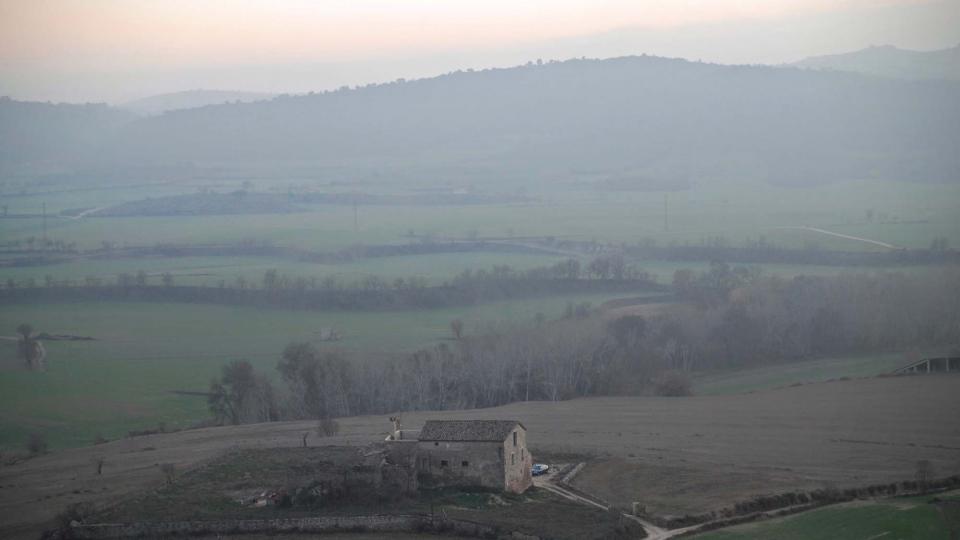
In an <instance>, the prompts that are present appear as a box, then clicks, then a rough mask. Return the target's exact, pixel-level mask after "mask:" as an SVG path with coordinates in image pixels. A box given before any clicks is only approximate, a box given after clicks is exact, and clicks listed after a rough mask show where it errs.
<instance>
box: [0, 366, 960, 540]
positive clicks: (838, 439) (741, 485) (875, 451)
mask: <svg viewBox="0 0 960 540" xmlns="http://www.w3.org/2000/svg"><path fill="white" fill-rule="evenodd" d="M957 411H960V375H932V376H910V377H890V378H876V379H860V380H848V381H835V382H826V383H817V384H807V385H803V386H798V387H792V388H783V389H777V390H771V391H764V392H757V393H751V394H742V395H730V396H704V397H689V398H662V397H637V398H633V397H620V398H594V399H580V400H573V401H566V402H529V403H516V404H512V405H508V406H504V407H498V408H494V409H485V410H470V411H447V412H436V413H430V412H418V413H409V414H404V416H403V421H404V425H405V426H406V427H408V428H417V427H419V426H420V425H421V424H422V423H423V421H424V420H425V419H427V418H450V419H471V418H474V419H476V418H493V419H496V418H503V419H505V418H515V419H518V420H520V421H521V422H523V423H524V425H525V426H526V427H527V428H528V430H529V434H528V443H529V444H530V446H531V449H532V452H533V453H534V459H535V460H536V461H539V460H537V452H538V451H540V453H541V455H544V456H546V455H551V454H552V455H564V454H567V455H580V456H587V459H586V460H587V461H588V462H589V463H590V464H589V465H588V466H587V467H586V468H585V469H584V470H583V471H582V472H581V473H580V474H579V475H578V477H577V478H576V479H575V481H574V483H575V485H576V486H577V487H579V488H581V489H583V490H585V491H588V492H590V493H594V494H596V495H599V496H600V497H602V498H604V499H607V500H609V501H610V502H612V503H614V504H623V505H629V503H630V502H632V501H640V502H641V504H646V505H647V509H648V510H649V511H651V512H654V513H660V514H677V513H687V512H691V513H692V512H700V511H706V510H710V509H714V508H720V507H725V506H728V505H730V504H732V503H733V502H735V501H737V500H742V499H747V498H750V497H752V496H754V495H759V494H769V493H779V492H783V491H791V490H797V489H816V488H821V487H825V486H828V487H829V486H832V487H838V488H842V487H846V486H857V485H867V484H875V483H881V482H892V481H901V480H910V479H912V478H913V475H914V471H915V466H916V465H915V464H916V462H917V461H918V460H921V459H927V460H930V461H931V462H932V463H933V466H934V469H935V475H936V476H938V477H939V476H948V475H951V474H956V473H958V472H960V471H958V468H960V422H958V421H957V418H958V416H957ZM387 416H389V415H382V416H367V417H355V418H345V419H340V435H338V436H336V437H328V438H323V439H321V438H318V437H316V436H312V437H311V439H310V440H309V443H310V444H314V445H318V446H319V445H345V444H354V445H360V444H366V443H368V442H371V441H375V440H382V438H383V436H384V435H385V434H386V432H387V431H388V430H389V429H390V424H389V422H388V421H387ZM314 428H315V423H314V422H283V423H272V424H256V425H246V426H233V427H223V428H209V429H201V430H191V431H183V432H179V433H169V434H160V435H149V436H144V437H136V438H132V439H124V440H118V441H113V442H109V443H106V444H101V445H97V446H91V447H86V448H76V449H70V450H64V451H58V452H55V453H51V454H48V455H44V456H40V457H37V458H33V459H28V460H24V461H20V462H17V463H15V464H13V465H3V466H0V537H3V538H9V537H24V538H36V535H37V534H38V533H39V531H41V530H42V529H43V528H45V527H46V526H47V525H48V523H49V522H50V520H51V519H52V518H53V517H54V516H55V515H56V514H57V513H58V512H60V511H61V510H62V509H63V508H65V507H66V506H67V505H68V504H70V503H74V502H81V501H82V502H93V503H96V504H97V505H99V506H103V505H108V504H111V503H117V502H121V501H124V500H127V499H129V498H130V496H131V494H133V493H135V492H137V491H140V490H144V489H149V488H154V487H158V486H160V485H161V484H163V482H164V475H163V473H162V471H161V464H164V463H174V464H175V466H176V469H177V470H178V471H181V472H183V471H188V470H190V469H191V468H194V467H197V466H199V465H202V464H203V463H205V462H207V461H209V460H211V459H212V458H214V457H216V456H218V455H221V454H222V453H223V452H225V451H228V450H231V449H236V448H271V447H295V446H299V445H300V444H301V433H303V432H304V431H311V432H313V431H314ZM98 457H103V458H104V459H105V462H104V466H103V474H102V475H97V474H96V467H95V465H94V461H95V459H96V458H98Z"/></svg>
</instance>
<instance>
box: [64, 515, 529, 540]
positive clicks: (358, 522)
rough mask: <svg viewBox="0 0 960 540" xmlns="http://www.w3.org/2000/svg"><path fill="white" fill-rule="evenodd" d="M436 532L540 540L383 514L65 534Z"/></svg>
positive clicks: (88, 527)
mask: <svg viewBox="0 0 960 540" xmlns="http://www.w3.org/2000/svg"><path fill="white" fill-rule="evenodd" d="M370 531H374V532H434V533H449V534H455V535H457V536H465V537H474V538H502V537H508V538H511V539H516V540H540V537H539V536H535V535H529V534H525V533H521V532H518V531H504V530H503V529H501V528H500V527H498V526H495V525H494V526H491V525H484V524H482V523H476V522H473V521H468V520H464V519H453V518H448V517H445V516H435V515H428V514H396V515H390V514H384V515H363V516H322V517H309V518H280V519H236V520H232V519H227V520H216V521H212V520H211V521H167V522H133V523H94V524H80V523H72V524H71V525H70V528H69V529H68V530H66V531H64V532H65V533H66V534H68V535H72V537H73V538H78V539H81V540H110V539H119V538H143V537H147V538H151V537H165V536H207V535H217V536H220V535H221V534H249V533H276V534H283V533H321V534H322V533H331V532H370Z"/></svg>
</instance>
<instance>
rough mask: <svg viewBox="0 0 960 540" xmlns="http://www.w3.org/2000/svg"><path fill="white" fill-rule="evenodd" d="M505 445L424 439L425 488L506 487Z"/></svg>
mask: <svg viewBox="0 0 960 540" xmlns="http://www.w3.org/2000/svg"><path fill="white" fill-rule="evenodd" d="M502 452H503V445H502V444H501V443H497V442H474V441H464V442H459V441H439V442H435V441H421V442H419V443H417V470H418V471H419V473H420V475H419V477H420V485H422V486H425V487H441V486H463V487H474V486H479V487H486V488H491V489H496V490H502V489H503V485H504V484H503V478H504V475H503V455H502Z"/></svg>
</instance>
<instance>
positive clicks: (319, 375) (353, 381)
mask: <svg viewBox="0 0 960 540" xmlns="http://www.w3.org/2000/svg"><path fill="white" fill-rule="evenodd" d="M676 281H677V286H678V287H680V290H678V293H681V294H683V295H685V296H687V297H688V298H691V300H693V301H692V302H686V303H681V304H677V305H675V306H673V307H671V308H669V309H664V310H662V311H660V312H657V313H656V314H651V315H647V316H644V315H641V314H628V315H624V316H620V317H616V318H610V317H609V316H607V315H605V314H604V313H598V312H592V313H586V312H582V313H581V314H580V315H581V316H579V317H578V316H571V317H564V318H561V319H559V320H555V321H539V322H534V323H530V324H527V325H520V326H518V325H516V324H511V325H509V326H507V325H491V326H489V327H488V328H486V329H484V330H483V331H481V332H478V333H475V334H473V335H467V334H464V333H463V331H462V328H461V333H460V335H459V339H457V340H455V341H453V342H451V343H450V344H447V343H442V344H439V345H436V346H434V347H430V348H426V349H423V350H420V351H417V352H414V353H412V354H409V355H405V356H401V357H395V358H387V359H382V358H381V359H369V358H348V357H347V356H346V355H345V354H344V353H341V352H336V351H327V350H319V349H318V348H317V347H315V346H314V345H312V344H309V343H297V344H292V345H290V346H289V347H287V349H286V350H285V351H284V352H283V357H282V359H281V361H280V363H279V364H278V371H279V374H280V376H281V377H280V378H281V379H282V381H283V382H284V384H285V386H286V389H285V391H284V392H274V391H272V390H271V391H265V390H262V389H261V390H255V389H256V388H259V387H258V386H257V385H258V384H262V385H266V386H269V382H268V381H267V379H266V378H265V377H262V378H261V377H259V376H256V375H253V374H252V371H253V370H252V368H250V369H247V368H244V369H246V370H247V371H245V373H247V374H246V375H244V376H243V377H241V378H240V379H241V380H244V381H260V382H258V383H253V382H248V383H244V384H245V386H244V388H247V389H248V390H245V391H244V392H241V393H242V394H243V395H244V396H249V397H244V398H240V404H238V405H234V406H232V408H227V409H222V408H220V407H219V406H218V407H217V408H216V411H220V410H226V411H227V412H226V413H219V412H218V413H217V414H218V416H219V417H220V418H221V419H224V418H228V417H229V418H230V420H231V421H234V422H238V423H239V422H244V421H263V420H270V419H274V418H275V417H281V418H327V417H335V416H343V415H349V414H367V413H384V412H390V411H398V410H424V409H433V410H436V409H459V408H477V407H489V406H496V405H501V404H505V403H509V402H513V401H524V400H563V399H571V398H575V397H581V396H595V395H624V394H645V393H647V394H652V393H656V394H660V395H683V394H686V393H689V390H690V388H689V378H688V375H689V374H690V373H691V372H694V371H699V370H713V369H723V368H734V367H738V368H739V367H750V366H759V365H765V364H773V363H783V362H793V361H799V360H803V359H809V358H816V357H822V356H827V355H839V354H851V353H869V352H873V351H889V350H904V349H908V348H913V347H932V346H937V347H954V346H957V345H960V271H956V270H944V271H937V272H931V273H930V274H926V275H914V276H907V275H903V274H855V275H842V276H836V277H804V276H801V277H796V278H793V279H781V278H777V277H767V278H764V277H760V276H759V275H756V274H755V273H751V272H749V271H746V270H742V269H731V268H729V267H727V266H726V265H714V266H713V267H712V268H711V269H710V270H708V271H705V272H702V273H699V274H697V273H693V274H692V275H683V276H680V277H678V279H677V280H676ZM234 369H235V368H229V369H227V368H225V370H224V377H223V378H222V380H220V381H217V382H216V383H215V385H220V387H222V388H223V392H225V393H226V394H227V395H235V394H236V392H237V390H236V389H235V385H236V384H237V383H235V382H231V381H233V380H237V379H236V378H235V377H234V376H232V375H230V373H233V371H232V370H234ZM220 387H218V388H220ZM211 388H212V391H211V392H212V393H217V392H220V390H219V389H214V387H211ZM247 399H250V400H252V402H249V403H248V402H247V401H246V400H247ZM264 399H269V400H272V401H270V404H269V405H265V404H264V403H263V402H262V401H263V400H264ZM211 403H214V401H211ZM231 410H244V411H250V412H248V413H243V414H240V415H238V416H231V414H230V412H229V411H231ZM267 411H272V412H269V413H268V412H267Z"/></svg>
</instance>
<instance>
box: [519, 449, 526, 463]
mask: <svg viewBox="0 0 960 540" xmlns="http://www.w3.org/2000/svg"><path fill="white" fill-rule="evenodd" d="M526 458H527V456H526V448H521V449H520V461H523V460H524V459H526Z"/></svg>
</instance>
